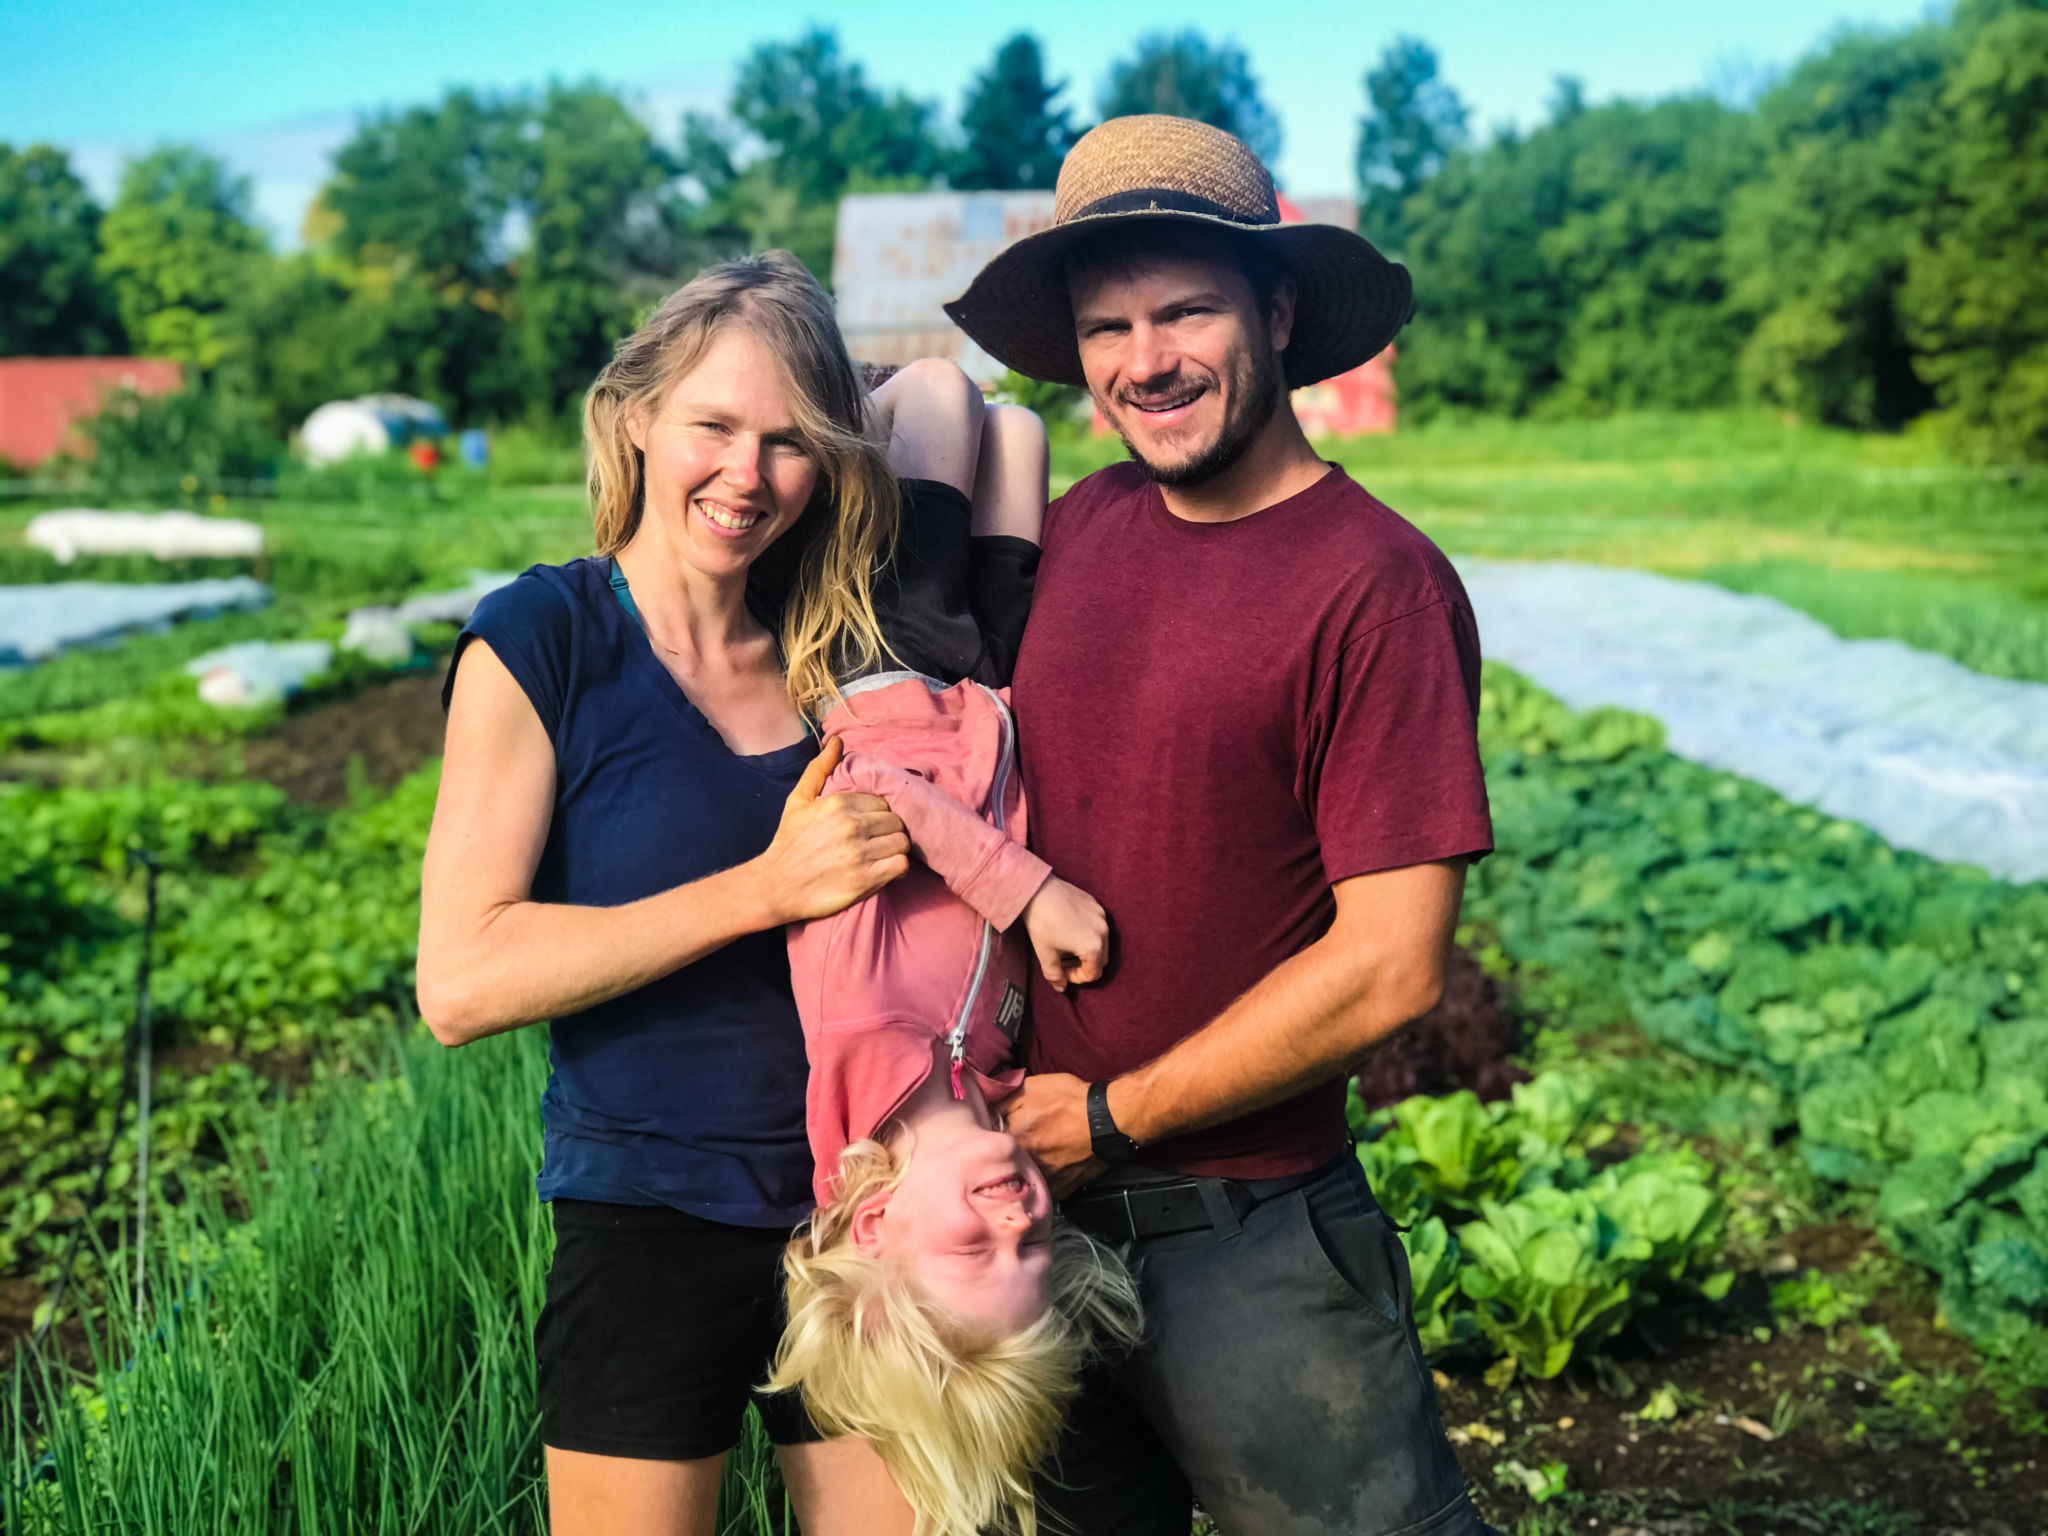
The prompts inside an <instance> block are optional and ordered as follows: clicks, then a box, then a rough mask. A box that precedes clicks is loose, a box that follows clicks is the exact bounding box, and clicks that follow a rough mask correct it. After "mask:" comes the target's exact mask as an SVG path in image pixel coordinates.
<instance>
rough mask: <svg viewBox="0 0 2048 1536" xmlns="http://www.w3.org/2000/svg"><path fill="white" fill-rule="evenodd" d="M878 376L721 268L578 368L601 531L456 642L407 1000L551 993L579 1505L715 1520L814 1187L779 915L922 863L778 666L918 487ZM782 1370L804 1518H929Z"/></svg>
mask: <svg viewBox="0 0 2048 1536" xmlns="http://www.w3.org/2000/svg"><path fill="white" fill-rule="evenodd" d="M863 410H864V399H863V394H862V391H861V389H860V386H859V383H858V381H857V379H856V376H855V373H854V370H853V367H852V365H851V364H850V363H849V362H848V360H847V356H846V350H845V346H844V343H843V342H842V341H841V340H840V337H839V333H838V330H837V327H836V324H835V322H834V320H833V317H832V307H831V301H830V300H829V299H828V298H827V297H826V295H825V294H824V292H823V290H822V289H820V288H819V287H818V285H817V283H816V282H815V281H814V280H813V279H812V278H811V276H810V275H809V273H807V272H806V271H805V270H804V268H803V267H802V266H801V265H800V264H799V263H798V262H797V261H796V260H795V259H794V258H793V257H790V256H788V255H786V254H783V253H779V252H778V253H770V254H768V255H766V256H758V257H752V258H749V259H747V260H744V261H737V262H731V263H727V264H725V265H722V266H719V267H714V268H711V269H710V270H708V271H706V272H705V273H703V274H701V275H700V276H698V277H697V278H696V279H694V280H693V281H692V282H691V283H690V284H688V285H687V286H686V287H684V288H683V289H682V290H680V291H679V292H677V293H675V294H673V295H671V296H670V297H669V298H668V299H667V300H666V301H665V302H664V303H663V304H662V305H661V307H660V308H659V309H658V310H656V312H655V314H654V316H653V317H652V318H651V319H650V320H649V321H648V322H647V324H646V325H645V326H644V327H642V328H641V329H640V330H639V331H638V332H636V333H635V334H634V335H633V336H631V337H629V338H628V339H627V340H626V341H625V342H623V343H621V345H620V346H619V349H618V352H617V355H616V356H615V357H614V358H613V360H612V362H611V363H610V364H609V365H608V366H607V367H606V368H605V370H604V372H603V373H602V374H600V375H599V377H598V380H597V382H596V384H595V385H594V386H593V387H592V389H591V391H590V394H589V396H588V399H587V401H586V404H585V410H584V430H585V435H586V438H587V442H588V449H589V457H590V491H591V510H592V517H593V522H594V525H595V533H596V544H597V550H598V554H597V556H596V557H594V558H592V559H586V560H576V561H571V562H569V563H568V564H567V565H564V566H553V567H549V566H536V567H534V568H533V569H532V570H530V571H528V572H527V573H526V574H525V575H524V576H522V577H521V578H520V579H519V580H518V581H516V582H514V583H512V585H510V586H509V587H506V588H504V589H502V590H501V591H500V592H497V593H494V594H493V595H492V596H491V597H489V598H487V599H486V600H485V601H484V603H483V604H481V605H480V606H479V607H478V609H477V613H476V615H475V617H474V618H473V619H472V620H471V622H470V625H469V627H468V629H467V630H465V631H464V635H463V644H461V645H459V646H458V649H457V653H456V663H455V664H454V665H453V666H451V669H450V678H449V712H448V740H447V749H446V756H445V758H444V762H443V768H442V780H441V790H440V799H439V801H438V803H437V804H436V806H435V811H434V824H433V830H432V833H431V835H430V837H429V839H428V844H427V855H426V870H425V885H424V890H423V900H422V911H421V922H420V952H419V995H420V1011H421V1013H422V1015H423V1016H424V1017H425V1019H426V1021H427V1024H428V1026H429V1027H430V1028H431V1029H432V1030H433V1031H434V1034H435V1036H436V1037H437V1038H439V1039H440V1040H442V1041H443V1042H445V1043H447V1044H450V1045H459V1044H462V1043H464V1042H466V1041H469V1040H474V1039H479V1038H481V1037H483V1036H485V1035H490V1034H496V1033H500V1032H502V1031H504V1030H509V1029H516V1028H518V1027H519V1026H521V1025H523V1024H529V1023H532V1022H534V1021H536V1020H540V1019H552V1020H553V1021H554V1026H553V1031H552V1045H551V1063H552V1067H553V1071H552V1074H551V1077H550V1080H549V1084H548V1090H547V1094H546V1096H545V1098H544V1099H543V1101H542V1120H543V1122H544V1126H545V1133H546V1134H545V1151H544V1154H543V1161H542V1167H541V1173H540V1194H541V1197H542V1198H543V1199H545V1200H549V1201H551V1202H552V1204H553V1213H554V1223H555V1236H556V1250H555V1261H554V1265H553V1268H552V1269H551V1270H550V1272H549V1276H548V1298H547V1305H546V1307H545V1309H544V1311H543V1313H542V1316H541V1320H540V1324H539V1326H538V1328H537V1329H536V1334H535V1348H536V1352H537V1355H538V1365H539V1384H540V1399H541V1418H542V1438H543V1440H544V1442H545V1444H546V1446H547V1468H548V1483H549V1503H550V1514H551V1519H552V1522H553V1528H554V1530H555V1532H556V1533H557V1536H581V1533H585V1532H591V1533H597V1532H603V1533H614V1532H631V1533H662V1536H685V1533H696V1532H709V1531H710V1530H711V1529H712V1524H713V1520H714V1518H715V1511H716V1503H717V1492H718V1484H719V1479H720V1474H721V1471H722V1469H723V1464H724V1457H725V1453H726V1451H727V1450H729V1449H730V1447H731V1446H732V1445H733V1444H734V1443H735V1442H736V1441H737V1438H738V1435H739V1427H740V1420H741V1415H742V1413H743V1411H744V1408H745V1404H746V1402H747V1399H748V1394H749V1391H750V1388H751V1387H752V1385H753V1384H754V1383H756V1382H759V1381H761V1380H763V1379H765V1378H766V1376H767V1374H768V1370H769V1362H770V1358H771V1356H772V1355H773V1352H774V1348H775V1343H776V1335H777V1332H778V1328H779V1322H780V1316H779V1314H780V1298H779V1292H778V1288H777V1263H778V1261H779V1259H780V1258H781V1255H782V1249H783V1245H784V1243H785V1242H786V1240H787V1238H788V1235H789V1231H790V1228H791V1227H792V1226H793V1225H794V1224H795V1223H796V1222H797V1221H798V1220H800V1219H801V1218H802V1217H803V1216H804V1215H805V1213H806V1212H807V1210H808V1209H809V1205H810V1175H811V1167H810V1159H809V1153H808V1149H807V1146H806V1142H805V1134H804V1089H805V1072H804V1050H803V1040H802V1035H801V1032H800V1029H799V1025H798V1021H797V1014H796V1008H795V1004H794V1000H793V998H792V997H791V994H790V985H789V972H788V962H787V958H786V951H785V945H784V937H783V925H784V924H786V923H790V922H796V921H800V920H803V919H808V918H815V917H821V916H824V915H827V914H829V913H832V912H836V911H838V910H839V909H841V908H842V907H845V906H846V905H848V904H849V903H851V902H854V901H857V900H860V899H861V898H863V897H865V896H867V895H868V894H870V893H871V892H873V891H875V890H878V889H879V888H880V887H881V886H883V885H884V884H886V883H887V882H889V881H890V880H893V879H895V878H896V877H897V876H898V875H900V874H902V873H903V872H904V870H905V869H906V868H907V867H908V852H909V841H908V838H907V836H906V835H905V832H904V829H903V826H902V824H901V823H900V822H899V821H898V820H897V819H896V818H895V817H894V816H893V815H891V814H890V813H889V811H888V808H887V806H886V804H885V803H884V802H883V801H881V800H880V799H877V798H875V797H873V796H870V795H861V794H845V795H832V796H821V794H820V787H821V786H822V785H823V783H824V781H825V778H826V776H827V774H829V773H830V771H831V770H832V768H833V766H834V765H835V764H836V762H837V761H838V756H839V749H838V748H837V746H836V745H834V746H830V747H827V748H826V749H825V751H824V752H823V753H819V752H817V750H816V748H815V746H814V743H813V741H812V738H811V737H810V735H809V733H808V731H807V729H806V726H805V722H804V721H803V719H802V718H801V717H800V716H799V715H798V713H797V711H796V709H795V708H794V706H793V705H792V704H791V703H790V697H791V686H790V680H786V678H785V671H787V672H788V673H789V674H790V678H791V679H793V680H798V681H800V680H802V679H804V678H810V677H816V676H818V675H822V674H821V669H823V668H824V667H825V666H826V665H827V663H828V661H829V659H830V658H828V657H827V656H826V655H825V654H824V652H823V645H822V641H823V637H824V636H825V635H827V634H837V635H841V636H845V635H849V634H850V635H852V636H853V637H855V640H856V642H857V646H858V645H876V644H878V643H879V641H878V637H877V634H876V627H875V619H874V610H873V603H872V598H871V592H870V585H871V581H870V578H871V572H872V571H873V569H874V565H875V561H876V558H877V555H878V554H879V553H880V552H881V551H882V550H884V549H885V548H886V547H887V545H888V543H889V540H890V537H891V534H892V532H893V527H894V518H895V515H896V490H895V482H894V481H893V479H892V478H891V474H890V470H889V467H888V464H887V462H886V460H885V459H884V457H883V454H882V450H881V449H880V447H879V446H878V445H877V444H876V443H874V442H873V441H872V439H871V438H870V437H869V436H868V435H867V434H866V433H865V431H864V417H863ZM771 548H772V549H773V550H774V556H773V558H772V559H771V560H770V561H769V562H768V565H770V566H773V567H774V568H775V574H773V575H772V576H771V575H769V574H768V568H767V566H761V565H760V564H759V562H760V561H761V557H762V556H763V554H764V552H767V551H769V550H770V549H771ZM784 598H786V599H787V604H786V607H787V611H788V612H789V613H790V614H791V615H792V619H791V621H790V622H788V623H786V624H783V625H782V634H781V636H780V652H781V654H780V655H779V656H778V639H777V636H776V634H775V633H773V632H772V631H771V629H770V627H769V626H770V625H771V624H773V623H775V622H776V614H777V612H778V611H779V610H780V609H782V608H783V607H784V603H783V599H784ZM799 692H801V690H799ZM761 1406H762V1415H763V1419H764V1422H765V1423H766V1424H767V1426H768V1429H769V1433H770V1436H771V1438H772V1439H773V1440H774V1441H775V1443H776V1448H777V1454H778V1457H779V1458H780V1461H781V1465H782V1469H783V1473H784V1477H785V1479H786V1481H787V1483H788V1486H789V1489H790V1494H791V1497H792V1499H793V1501H794V1503H795V1506H796V1510H797V1514H798V1517H799V1519H800V1520H801V1521H802V1523H803V1527H804V1530H805V1531H806V1532H807V1533H810V1536H837V1533H847V1536H853V1533H859V1536H874V1533H887V1532H894V1531H908V1530H909V1529H910V1523H911V1516H910V1512H909V1508H908V1506H907V1505H906V1504H905V1503H904V1502H903V1500H902V1498H901V1496H900V1495H899V1494H898V1493H897V1492H896V1490H895V1488H894V1486H893V1485H892V1484H891V1483H890V1481H889V1479H888V1476H887V1474H886V1472H885V1471H884V1470H883V1468H882V1465H881V1463H880V1461H879V1460H878V1459H877V1458H876V1457H875V1455H874V1453H873V1451H872V1450H870V1449H869V1448H868V1447H867V1446H866V1445H865V1444H863V1443H861V1442H859V1441H857V1440H852V1439H842V1440H838V1441H821V1440H820V1439H819V1438H818V1436H817V1435H816V1432H815V1431H814V1430H813V1429H812V1428H811V1427H810V1425H809V1423H808V1421H807V1420H806V1419H805V1418H804V1416H803V1413H802V1409H801V1407H800V1406H799V1405H798V1403H797V1402H796V1401H795V1399H794V1397H793V1395H792V1394H782V1395H780V1396H777V1397H774V1398H769V1399H764V1400H763V1401H762V1404H761Z"/></svg>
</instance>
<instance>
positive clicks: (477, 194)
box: [321, 90, 528, 287]
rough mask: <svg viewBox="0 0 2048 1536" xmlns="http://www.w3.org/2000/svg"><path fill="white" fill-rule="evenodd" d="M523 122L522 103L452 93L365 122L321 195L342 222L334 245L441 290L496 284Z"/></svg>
mask: <svg viewBox="0 0 2048 1536" xmlns="http://www.w3.org/2000/svg"><path fill="white" fill-rule="evenodd" d="M527 120H528V114H527V112H526V110H525V108H524V105H523V104H522V103H519V102H517V101H507V100H486V99H481V98H479V97H477V96H475V95H474V94H472V93H471V92H469V91H459V90H458V91H450V92H449V93H448V95H447V96H445V97H444V98H442V100H441V102H440V103H439V104H438V105H436V106H432V107H412V108H409V109H407V110H406V111H404V112H399V113H394V114H386V115H383V116H380V117H375V118H371V119H369V120H367V121H365V122H363V123H362V124H361V125H360V126H358V128H357V129H356V132H355V136H354V137H353V138H351V139H350V140H349V141H348V142H347V143H346V144H344V145H342V146H341V148H340V149H339V150H337V151H336V152H335V156H334V175H333V177H332V178H331V179H330V180H329V181H328V183H327V185H326V186H325V187H324V188H323V189H322V191H321V204H322V206H323V207H324V208H325V209H326V210H328V211H329V212H331V213H332V214H333V215H334V217H335V219H336V220H338V221H339V222H338V225H337V226H336V227H335V228H334V229H333V230H332V232H331V235H330V239H331V243H332V244H333V246H334V247H335V249H337V250H339V251H341V252H342V253H343V254H345V255H347V256H349V257H352V258H354V259H356V260H366V261H367V262H368V263H369V264H370V265H390V264H392V263H394V262H396V261H400V260H402V261H403V262H404V263H405V264H406V265H407V266H409V267H411V268H413V269H414V270H417V271H419V272H422V273H424V274H426V275H427V276H428V277H430V278H431V279H433V280H434V281H436V282H439V283H442V284H448V283H469V284H481V285H484V286H487V287H502V286H503V283H504V269H503V253H502V251H501V250H500V249H499V235H500V233H501V231H502V230H503V228H504V224H505V219H506V217H507V215H508V214H509V213H510V212H511V209H512V200H513V197H514V195H515V193H516V190H517V181H518V177H519V170H520V158H521V157H520V155H519V148H520V134H521V132H522V131H523V129H524V128H525V125H526V122H527Z"/></svg>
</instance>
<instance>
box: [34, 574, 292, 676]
mask: <svg viewBox="0 0 2048 1536" xmlns="http://www.w3.org/2000/svg"><path fill="white" fill-rule="evenodd" d="M269 601H270V588H268V587H266V586H265V585H264V584H263V583H262V582H260V581H257V580H255V579H254V578H253V577H249V576H231V577H227V578H225V579H223V580H218V581H168V582H153V583H129V582H112V581H53V582H46V583H36V584H34V585H30V586H21V587H0V666H22V665H26V664H27V663H29V662H36V661H47V660H49V658H50V657H52V656H55V655H56V654H57V653H58V652H60V651H66V650H72V649H75V648H77V647H80V646H90V645H105V644H107V643H109V642H110V641H113V640H116V639H118V638H119V637H120V636H122V635H124V634H126V633H128V632H129V631H131V630H137V629H162V628H163V627H164V626H166V625H168V624H169V623H170V622H171V621H172V620H173V619H192V618H208V617H211V616H212V615H214V614H218V613H224V612H227V611H229V610H231V609H245V610H246V609H256V608H261V607H263V606H264V605H265V604H266V603H268V602H269Z"/></svg>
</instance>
